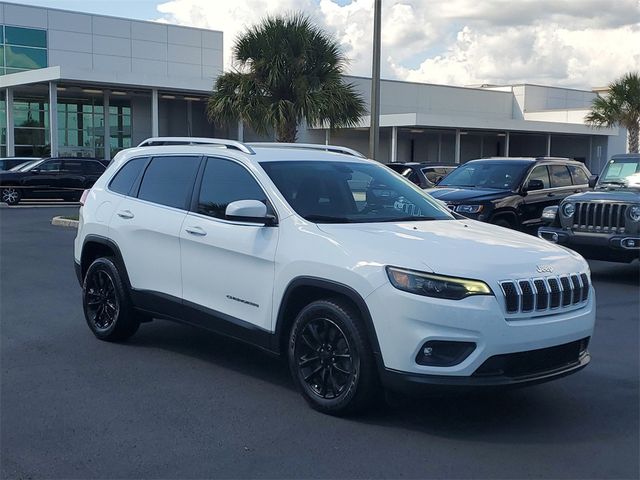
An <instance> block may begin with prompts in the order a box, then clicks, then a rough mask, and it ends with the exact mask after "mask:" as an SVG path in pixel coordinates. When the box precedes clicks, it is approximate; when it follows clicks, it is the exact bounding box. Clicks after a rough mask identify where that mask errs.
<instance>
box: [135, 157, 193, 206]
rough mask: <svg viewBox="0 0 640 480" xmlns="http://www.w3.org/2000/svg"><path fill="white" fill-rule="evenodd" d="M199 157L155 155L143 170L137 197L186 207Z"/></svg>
mask: <svg viewBox="0 0 640 480" xmlns="http://www.w3.org/2000/svg"><path fill="white" fill-rule="evenodd" d="M199 165H200V157H156V158H154V159H152V160H151V163H150V164H149V166H148V167H147V169H146V171H145V172H144V177H143V178H142V183H141V184H140V191H139V192H138V198H140V199H141V200H147V201H149V202H154V203H159V204H161V205H167V206H168V207H174V208H186V207H187V202H188V200H189V197H190V195H191V189H192V187H193V181H194V179H195V177H196V172H197V170H198V166H199Z"/></svg>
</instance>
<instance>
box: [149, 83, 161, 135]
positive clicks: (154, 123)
mask: <svg viewBox="0 0 640 480" xmlns="http://www.w3.org/2000/svg"><path fill="white" fill-rule="evenodd" d="M158 131H159V128H158V89H157V88H153V89H151V136H152V137H158V136H160V135H159V133H158Z"/></svg>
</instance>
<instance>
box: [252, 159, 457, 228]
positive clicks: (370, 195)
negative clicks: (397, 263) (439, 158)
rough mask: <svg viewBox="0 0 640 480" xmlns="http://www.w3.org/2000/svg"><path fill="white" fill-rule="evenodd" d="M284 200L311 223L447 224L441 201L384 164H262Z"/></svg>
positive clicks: (306, 162)
mask: <svg viewBox="0 0 640 480" xmlns="http://www.w3.org/2000/svg"><path fill="white" fill-rule="evenodd" d="M261 166H262V168H264V170H265V171H266V172H267V174H268V175H269V177H270V178H271V180H272V181H273V183H275V185H276V187H277V188H278V190H280V192H281V193H282V195H283V196H284V197H285V198H286V200H287V202H289V204H290V205H291V206H292V207H293V209H294V210H295V211H296V212H297V213H298V214H299V215H300V216H302V217H304V218H306V219H307V220H309V221H311V222H315V223H368V222H394V221H403V222H404V221H413V220H415V221H425V220H448V219H451V218H452V217H451V214H450V213H449V212H448V211H447V210H446V207H444V206H443V205H442V204H440V203H439V202H437V201H435V200H434V199H433V198H431V197H430V196H429V195H427V194H425V193H424V192H422V190H420V189H419V188H417V187H415V186H412V185H411V184H410V183H408V182H407V181H406V180H404V179H402V178H399V177H398V176H397V175H394V174H393V173H392V172H390V171H389V169H388V168H386V167H384V166H382V165H376V164H372V163H368V162H333V161H322V162H317V161H286V162H265V163H261Z"/></svg>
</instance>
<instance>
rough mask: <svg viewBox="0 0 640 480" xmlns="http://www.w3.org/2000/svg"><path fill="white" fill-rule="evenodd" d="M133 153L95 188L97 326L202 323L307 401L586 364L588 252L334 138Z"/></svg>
mask: <svg viewBox="0 0 640 480" xmlns="http://www.w3.org/2000/svg"><path fill="white" fill-rule="evenodd" d="M210 143H211V144H199V145H165V146H150V147H141V148H131V149H128V150H124V151H122V152H120V153H118V155H117V156H116V158H115V159H114V160H113V161H112V162H111V164H110V165H109V167H108V168H107V170H106V172H105V173H104V174H103V175H102V177H101V178H100V179H99V180H98V181H97V182H96V183H95V185H94V186H93V188H91V190H89V191H87V192H85V195H84V197H83V202H84V204H83V206H82V207H81V209H80V225H79V229H78V236H77V238H76V240H75V263H76V271H77V274H78V278H79V280H80V283H81V285H82V290H83V303H84V312H85V316H86V320H87V323H88V325H89V327H90V328H91V330H92V331H93V333H94V334H95V336H96V337H98V338H99V339H101V340H108V341H117V340H124V339H126V338H128V337H130V336H131V335H133V334H134V333H135V332H136V330H138V327H139V326H140V324H141V323H142V322H146V321H150V320H151V319H153V318H163V319H169V320H175V321H179V322H184V323H188V324H191V325H197V326H200V327H203V328H206V329H208V330H213V331H215V332H219V333H221V334H224V335H228V336H231V337H234V338H236V339H239V340H242V341H245V342H248V343H250V344H253V345H256V346H258V347H260V348H262V349H264V350H268V351H269V352H273V353H276V354H281V355H286V356H287V359H288V364H289V367H290V369H291V374H292V376H293V380H294V382H295V384H296V385H297V386H298V387H299V389H300V391H301V392H302V395H303V396H304V398H305V399H306V400H307V401H308V402H309V403H310V404H311V406H312V407H314V408H316V409H318V410H320V411H323V412H327V413H332V414H343V413H346V412H351V411H355V410H358V409H361V408H363V407H364V406H366V405H367V404H368V403H369V402H370V401H371V400H372V399H373V398H374V397H376V393H377V392H379V391H380V390H381V389H382V388H387V389H390V390H396V391H413V392H416V393H419V392H422V391H432V390H433V388H434V386H445V387H461V386H465V387H470V386H504V385H523V384H529V383H537V382H541V381H546V380H551V379H555V378H558V377H561V376H563V375H566V374H569V373H573V372H575V371H577V370H579V369H581V368H583V367H584V366H586V365H587V363H588V362H589V360H590V357H589V353H588V351H587V345H588V342H589V338H590V337H591V335H592V332H593V327H594V320H595V296H594V293H593V288H592V286H591V282H590V272H589V268H588V265H587V263H586V262H585V260H584V259H583V258H582V257H581V256H580V255H578V254H576V253H574V252H572V251H570V250H567V249H565V248H562V247H559V246H557V245H554V244H552V243H549V242H546V241H544V240H541V239H538V238H535V237H533V236H529V235H526V234H524V233H519V232H515V231H512V230H507V229H504V228H501V227H496V226H493V225H488V224H485V223H480V222H476V221H473V220H469V219H466V218H464V217H461V216H459V215H457V214H455V213H453V212H451V211H449V210H448V209H447V208H446V207H445V206H443V205H441V204H440V203H439V202H437V201H435V200H433V199H432V198H431V197H430V196H429V195H427V194H425V193H423V191H422V190H421V189H420V188H418V187H417V186H415V185H413V184H412V183H411V182H409V181H407V180H406V179H404V178H403V177H401V176H400V175H398V174H396V173H394V172H393V171H391V170H390V169H389V168H387V167H385V166H384V165H381V164H379V163H377V162H374V161H371V160H367V159H364V158H361V157H360V156H358V155H357V154H356V153H355V152H353V151H349V150H348V149H345V150H344V152H343V153H340V152H341V151H342V150H341V148H340V147H329V146H324V145H322V146H320V145H318V146H309V145H306V146H302V147H297V146H295V145H283V146H274V145H272V144H264V145H260V144H242V143H238V142H233V141H230V140H216V139H211V140H210Z"/></svg>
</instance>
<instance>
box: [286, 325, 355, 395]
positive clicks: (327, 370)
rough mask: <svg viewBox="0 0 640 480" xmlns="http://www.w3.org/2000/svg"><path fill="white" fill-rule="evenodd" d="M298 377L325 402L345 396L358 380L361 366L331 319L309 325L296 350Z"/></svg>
mask: <svg viewBox="0 0 640 480" xmlns="http://www.w3.org/2000/svg"><path fill="white" fill-rule="evenodd" d="M295 357H296V362H297V366H298V371H299V376H300V378H301V379H302V381H303V382H304V383H305V385H306V386H307V388H308V389H309V390H310V391H311V392H313V393H314V394H315V395H317V396H319V397H320V398H323V399H335V398H337V397H339V396H340V395H342V394H344V393H345V392H346V391H347V389H348V386H349V385H350V384H351V383H352V382H353V380H354V377H356V376H357V373H358V368H359V362H358V358H357V356H355V355H354V353H353V352H352V351H351V348H350V346H349V341H348V339H347V337H346V336H345V334H344V333H343V332H342V330H341V329H340V327H338V325H336V324H335V322H333V321H331V320H329V319H328V318H317V319H314V320H312V321H310V322H309V323H307V324H306V325H305V326H304V328H303V329H302V331H301V332H300V334H299V337H298V341H297V342H296V347H295Z"/></svg>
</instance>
